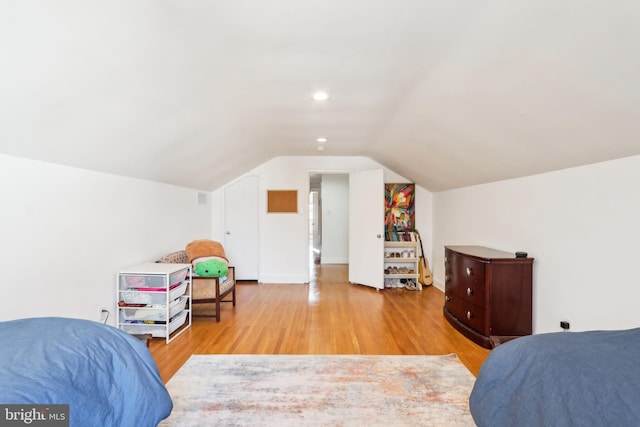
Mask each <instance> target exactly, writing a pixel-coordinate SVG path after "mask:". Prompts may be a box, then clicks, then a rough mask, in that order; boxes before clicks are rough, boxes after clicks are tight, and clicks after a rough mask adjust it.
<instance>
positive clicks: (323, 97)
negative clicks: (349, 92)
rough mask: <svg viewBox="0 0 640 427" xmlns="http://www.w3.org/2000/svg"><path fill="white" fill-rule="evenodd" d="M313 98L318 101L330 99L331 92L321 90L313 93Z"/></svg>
mask: <svg viewBox="0 0 640 427" xmlns="http://www.w3.org/2000/svg"><path fill="white" fill-rule="evenodd" d="M313 99H315V100H316V101H326V100H327V99H329V94H328V93H327V92H323V91H321V90H319V91H317V92H314V93H313Z"/></svg>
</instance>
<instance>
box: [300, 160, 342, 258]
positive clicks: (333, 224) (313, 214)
mask: <svg viewBox="0 0 640 427" xmlns="http://www.w3.org/2000/svg"><path fill="white" fill-rule="evenodd" d="M309 261H310V264H311V268H312V269H313V264H348V263H349V174H347V173H335V172H334V173H320V172H317V173H311V174H309Z"/></svg>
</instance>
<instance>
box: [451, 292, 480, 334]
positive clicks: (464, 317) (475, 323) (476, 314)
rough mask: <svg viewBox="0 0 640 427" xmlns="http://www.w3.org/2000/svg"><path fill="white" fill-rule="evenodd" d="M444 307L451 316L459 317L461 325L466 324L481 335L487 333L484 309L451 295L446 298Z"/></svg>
mask: <svg viewBox="0 0 640 427" xmlns="http://www.w3.org/2000/svg"><path fill="white" fill-rule="evenodd" d="M444 306H445V307H446V308H447V309H448V310H449V311H450V312H451V314H453V315H454V316H455V317H457V318H458V319H459V320H460V322H461V323H464V324H465V325H467V326H468V327H470V328H471V329H474V330H476V331H478V332H480V333H481V334H484V333H485V311H484V309H483V308H482V307H478V306H477V305H474V304H471V303H470V302H468V301H466V300H464V299H462V298H460V297H459V296H457V295H455V294H453V295H451V294H449V293H447V294H446V296H445V302H444Z"/></svg>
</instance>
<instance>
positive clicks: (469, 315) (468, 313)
mask: <svg viewBox="0 0 640 427" xmlns="http://www.w3.org/2000/svg"><path fill="white" fill-rule="evenodd" d="M467 319H468V320H471V312H470V311H467Z"/></svg>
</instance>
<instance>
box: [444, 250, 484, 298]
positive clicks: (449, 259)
mask: <svg viewBox="0 0 640 427" xmlns="http://www.w3.org/2000/svg"><path fill="white" fill-rule="evenodd" d="M445 292H446V293H447V294H455V295H457V296H459V297H460V298H462V299H464V300H466V301H468V302H470V303H472V304H475V305H477V306H480V307H483V308H484V307H485V295H486V292H485V265H484V263H482V262H480V261H475V260H473V259H469V258H465V257H462V256H460V255H459V254H456V253H455V252H450V251H449V252H447V253H446V254H445Z"/></svg>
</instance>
